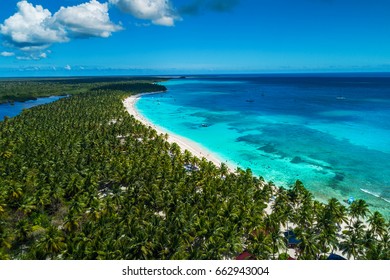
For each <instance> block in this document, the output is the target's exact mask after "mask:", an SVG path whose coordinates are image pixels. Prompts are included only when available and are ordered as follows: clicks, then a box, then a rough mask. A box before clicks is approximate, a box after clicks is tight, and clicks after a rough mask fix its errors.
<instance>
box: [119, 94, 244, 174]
mask: <svg viewBox="0 0 390 280" xmlns="http://www.w3.org/2000/svg"><path fill="white" fill-rule="evenodd" d="M157 93H165V91H159V92H147V93H140V94H136V95H131V96H129V97H127V98H126V99H125V100H123V105H124V106H125V108H126V111H127V112H128V113H129V114H130V115H132V116H133V117H134V118H135V119H136V120H138V121H140V122H141V123H143V124H144V125H146V126H150V127H152V128H153V129H155V130H156V131H157V133H159V134H168V140H167V141H168V142H169V143H171V144H172V143H176V144H177V145H179V146H180V148H181V149H182V152H184V151H185V150H188V151H189V152H191V154H192V155H193V156H196V157H198V158H205V159H207V160H208V161H211V162H213V163H214V164H215V165H216V166H217V167H220V166H221V163H225V164H226V165H227V167H228V169H229V170H230V171H234V170H235V169H236V168H237V167H236V166H233V165H232V164H230V163H228V162H227V160H223V159H222V158H220V157H219V156H217V155H215V154H214V153H213V152H211V151H210V150H208V149H207V148H205V147H203V146H201V145H200V144H199V143H197V142H194V141H192V140H190V139H188V138H186V137H183V136H180V135H177V134H175V133H173V132H171V131H169V130H167V129H165V128H163V127H161V126H158V125H156V124H154V123H152V122H151V121H150V120H148V119H147V118H146V117H145V116H143V115H142V114H141V113H140V112H139V111H138V110H137V109H136V107H135V105H136V103H137V102H138V100H139V99H140V98H141V97H142V96H144V95H150V94H157Z"/></svg>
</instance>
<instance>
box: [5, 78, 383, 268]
mask: <svg viewBox="0 0 390 280" xmlns="http://www.w3.org/2000/svg"><path fill="white" fill-rule="evenodd" d="M155 81H156V80H153V81H146V80H140V79H139V80H138V81H133V82H130V81H115V82H113V81H105V80H103V81H95V80H93V81H91V80H89V81H84V80H74V81H72V82H69V81H68V82H64V83H61V82H59V81H56V82H53V81H47V82H45V81H40V82H39V83H43V84H44V85H43V86H42V85H40V84H36V83H37V82H36V81H30V82H28V81H21V82H20V84H18V83H19V82H15V81H9V82H6V81H2V82H1V83H0V85H1V87H2V89H1V98H2V100H7V102H9V101H11V100H19V99H18V98H19V97H20V98H22V97H23V96H24V95H23V93H21V92H24V93H26V95H25V96H26V98H27V97H29V98H31V97H32V96H36V97H37V96H44V95H46V94H47V95H68V94H70V95H71V96H69V97H66V98H62V99H60V100H58V101H56V102H53V103H50V104H46V105H42V106H37V107H34V108H31V109H29V110H24V111H23V112H22V113H21V114H20V115H19V116H17V117H14V118H6V119H5V120H4V121H2V122H0V259H22V260H23V259H30V260H31V259H33V260H35V259H43V260H45V259H75V260H90V259H91V260H93V259H104V260H107V259H114V260H120V259H126V260H146V259H161V260H166V259H191V260H203V259H234V258H236V257H237V256H238V255H239V254H240V253H242V252H248V253H249V254H250V255H251V258H255V259H287V258H288V254H287V253H288V252H289V247H291V246H290V245H291V244H289V242H288V238H286V236H285V235H284V232H285V231H286V230H291V231H292V232H293V234H294V235H295V236H296V239H297V240H299V242H298V243H297V244H295V245H294V247H295V248H294V252H295V255H292V257H294V258H298V259H326V258H327V257H328V255H329V254H330V253H332V252H336V251H339V252H341V253H342V254H343V255H344V256H345V257H346V258H351V259H352V258H353V259H389V258H390V238H389V226H390V223H389V221H386V220H385V218H384V217H383V216H382V215H381V214H380V213H379V212H370V210H369V208H368V205H367V203H366V202H365V201H363V200H356V201H354V202H353V203H352V204H351V205H346V204H344V203H343V202H339V201H337V200H336V199H330V200H329V201H328V203H326V204H324V203H321V202H318V201H317V200H315V199H314V197H313V195H312V194H311V193H310V192H309V191H308V190H306V189H305V187H304V186H303V183H302V182H300V181H297V182H296V183H295V184H294V185H293V186H286V188H282V187H280V188H276V187H275V186H274V185H273V183H272V182H265V181H264V179H263V178H261V177H256V176H254V175H253V174H252V172H251V170H249V169H247V170H243V169H240V168H237V169H236V170H235V171H234V172H229V170H228V168H227V166H226V165H224V164H221V166H215V165H214V164H213V163H212V162H209V161H207V160H206V159H204V158H202V159H200V158H197V157H194V156H193V155H192V154H191V153H190V152H188V151H187V150H185V151H183V150H181V149H180V147H179V146H178V145H177V144H175V143H174V144H170V143H168V142H167V141H166V140H167V135H159V134H157V132H156V131H155V130H154V129H152V128H151V127H146V126H145V125H143V124H142V123H140V122H139V121H137V120H136V119H135V118H134V117H133V116H131V115H129V114H128V113H127V111H126V110H125V108H124V106H123V100H124V99H125V98H126V97H128V96H129V95H131V94H137V93H140V92H154V91H163V90H165V87H164V86H161V85H158V84H155V83H154V82H155ZM7 83H10V84H9V85H8V84H7ZM15 83H16V84H15ZM30 83H32V84H33V85H31V84H30ZM9 88H11V89H13V90H12V91H10V93H9V94H8V96H7V94H4V92H7V89H9ZM29 88H30V89H32V90H31V91H27V90H26V91H25V89H29ZM39 88H40V89H42V92H43V95H42V93H41V92H40V89H39ZM17 96H19V97H17ZM341 226H342V229H341ZM287 237H288V236H287ZM290 255H291V254H290Z"/></svg>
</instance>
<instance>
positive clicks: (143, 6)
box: [109, 0, 180, 26]
mask: <svg viewBox="0 0 390 280" xmlns="http://www.w3.org/2000/svg"><path fill="white" fill-rule="evenodd" d="M109 1H110V3H111V4H114V5H116V6H117V7H118V8H119V9H121V10H122V11H123V12H126V13H129V14H131V15H133V16H134V17H136V18H140V19H146V20H151V21H152V23H154V24H157V25H165V26H173V25H175V20H179V19H180V18H179V17H178V16H177V15H176V14H175V12H174V10H173V8H172V5H171V4H170V2H169V0H109Z"/></svg>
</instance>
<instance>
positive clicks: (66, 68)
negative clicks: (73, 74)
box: [64, 64, 72, 71]
mask: <svg viewBox="0 0 390 280" xmlns="http://www.w3.org/2000/svg"><path fill="white" fill-rule="evenodd" d="M64 69H65V70H68V71H70V70H72V67H70V65H69V64H68V65H66V66H65V67H64Z"/></svg>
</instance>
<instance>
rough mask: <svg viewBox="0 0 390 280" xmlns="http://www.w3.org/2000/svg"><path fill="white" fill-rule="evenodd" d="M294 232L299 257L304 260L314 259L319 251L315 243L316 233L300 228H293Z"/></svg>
mask: <svg viewBox="0 0 390 280" xmlns="http://www.w3.org/2000/svg"><path fill="white" fill-rule="evenodd" d="M294 232H295V233H296V237H297V239H298V240H299V243H298V245H297V246H298V249H299V257H298V258H299V259H304V260H315V259H317V255H318V254H319V253H320V249H319V248H318V245H317V243H318V242H317V240H316V235H315V234H314V232H310V231H307V230H305V229H302V228H295V229H294Z"/></svg>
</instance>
